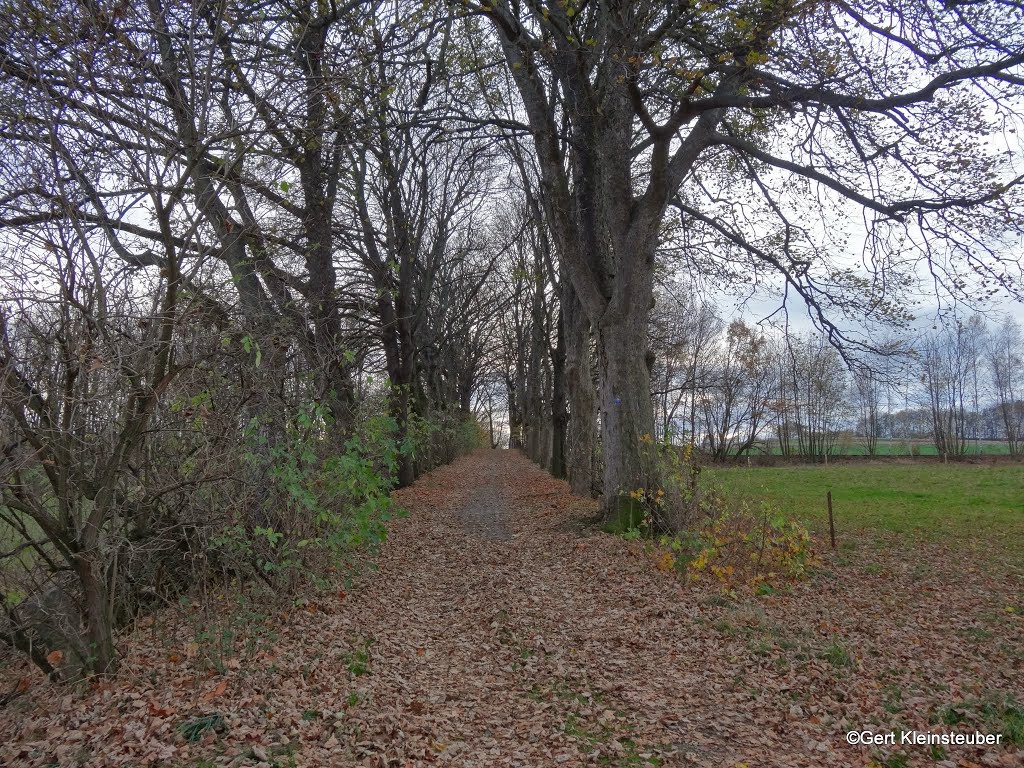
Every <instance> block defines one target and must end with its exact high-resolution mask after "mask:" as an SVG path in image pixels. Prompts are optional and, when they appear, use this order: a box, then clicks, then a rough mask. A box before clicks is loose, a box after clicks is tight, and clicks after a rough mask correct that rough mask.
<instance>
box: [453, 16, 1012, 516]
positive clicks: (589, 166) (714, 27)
mask: <svg viewBox="0 0 1024 768" xmlns="http://www.w3.org/2000/svg"><path fill="white" fill-rule="evenodd" d="M453 4H454V5H456V6H457V7H461V8H463V9H465V10H466V11H467V13H469V14H471V15H473V16H476V15H480V16H483V17H485V18H486V19H487V20H488V21H489V22H490V29H491V31H492V33H493V36H494V39H496V40H497V43H498V46H499V47H500V56H501V58H502V59H503V61H504V62H505V64H506V65H507V71H508V74H509V76H510V77H511V78H512V79H513V81H514V83H515V86H516V89H517V91H518V93H519V96H520V98H521V100H522V105H523V111H524V114H525V120H526V122H527V123H528V128H529V131H530V133H531V134H532V136H533V139H534V149H535V153H536V157H537V161H538V165H539V168H540V176H541V189H542V192H543V204H544V210H545V214H546V216H547V217H548V221H549V226H550V227H551V231H552V232H553V236H554V238H555V240H556V242H557V243H558V247H559V250H560V251H561V252H562V255H563V258H564V260H565V264H566V269H567V273H568V275H569V278H570V279H571V280H572V282H573V286H574V288H575V290H576V293H577V295H578V296H579V299H580V302H581V304H582V306H583V307H584V309H585V311H586V313H587V316H588V318H589V320H590V325H591V328H592V331H593V333H594V337H595V339H596V343H597V349H598V361H599V365H598V368H599V379H600V411H601V426H602V445H603V454H604V461H605V469H604V489H605V494H606V496H605V498H606V506H607V507H608V508H609V509H610V510H611V509H613V508H614V507H615V506H616V503H617V502H616V499H617V493H618V492H620V491H622V490H623V489H627V488H634V487H638V486H644V485H645V484H647V483H648V481H649V479H650V478H651V477H652V471H653V469H652V466H651V463H652V461H653V453H652V452H651V451H649V450H647V449H646V447H645V446H646V445H648V444H647V443H645V441H644V440H642V439H641V438H642V437H643V436H644V435H645V434H651V433H653V431H654V414H653V409H652V407H651V401H650V398H649V396H648V387H649V381H648V357H647V346H646V344H645V338H646V333H647V317H648V313H649V310H650V307H651V299H652V291H653V270H654V264H655V251H656V249H657V246H658V242H659V234H660V228H661V226H662V221H663V218H664V216H665V214H666V211H667V210H668V208H669V206H670V205H675V206H676V207H677V208H678V210H679V211H680V213H681V215H682V217H683V226H684V227H685V228H686V230H687V231H688V232H689V233H690V235H691V236H692V237H691V241H694V242H697V243H700V242H703V244H704V247H705V248H706V249H707V250H706V252H707V253H708V254H709V255H708V258H709V260H711V261H715V260H716V259H717V260H718V261H719V262H720V261H721V259H722V258H736V259H737V260H742V259H744V258H745V259H746V260H747V263H748V264H759V265H763V266H767V267H768V268H770V269H772V270H775V271H777V272H778V273H779V274H781V275H782V278H783V280H784V281H785V283H786V286H787V290H788V291H789V292H791V293H792V294H794V295H796V296H799V297H800V298H801V299H803V300H804V301H805V302H806V303H807V304H808V306H809V307H810V309H811V312H812V316H813V318H814V319H815V321H816V322H817V323H818V324H819V326H820V327H821V328H822V329H823V332H824V333H825V335H826V337H827V338H828V340H829V341H830V343H834V344H837V345H843V344H854V343H855V340H854V339H851V338H849V337H847V336H846V335H844V334H843V332H842V331H841V329H840V327H839V326H838V325H837V324H836V321H835V319H834V318H835V317H836V316H837V315H838V316H840V317H841V316H843V315H847V316H848V315H858V314H860V315H866V316H870V317H874V318H883V317H888V318H890V319H897V320H899V319H906V315H905V313H904V312H903V311H902V308H901V307H900V305H899V303H898V301H896V298H897V297H896V296H895V295H894V293H893V291H894V289H896V288H897V284H898V283H900V282H901V280H891V279H888V278H889V277H893V276H896V275H897V273H900V272H901V270H902V269H903V267H902V264H903V263H905V262H904V261H903V260H902V259H899V260H897V259H896V258H894V254H895V252H896V251H897V250H898V248H899V247H901V246H900V245H899V244H900V243H902V242H903V240H902V239H901V238H904V239H905V238H906V237H908V236H909V237H914V236H915V235H916V233H917V232H919V231H924V232H925V233H927V235H928V236H927V238H926V239H925V242H926V246H925V247H924V248H923V249H922V250H921V251H920V253H921V257H922V258H924V259H930V258H931V257H932V256H933V255H934V252H933V251H932V250H930V249H929V247H928V246H927V243H947V244H948V245H949V250H950V252H951V255H953V256H959V257H961V258H960V261H959V262H958V264H959V267H960V268H961V269H966V270H968V271H970V270H974V271H976V272H977V273H979V274H980V275H981V276H982V278H983V279H985V280H988V281H990V282H991V283H996V284H999V285H1002V286H1004V287H1006V288H1009V289H1011V290H1013V289H1014V285H1013V280H1014V276H1015V275H1017V274H1019V266H1018V265H1017V262H1016V260H1015V258H1012V257H1006V256H1004V255H1002V254H1001V253H1000V252H998V251H997V250H996V248H995V247H993V240H992V238H991V237H989V236H988V233H990V232H993V231H996V230H998V229H1000V228H1005V227H1006V226H1007V225H1009V226H1010V227H1011V228H1012V227H1019V226H1020V221H1019V218H1018V217H1017V216H1016V215H1015V214H1014V213H1013V211H1014V210H1015V209H1014V207H1013V206H1014V204H1013V202H1012V201H1013V199H1014V195H1016V194H1017V191H1016V185H1017V183H1018V179H1015V178H1014V177H1013V176H1012V169H1009V168H1008V166H1006V165H1005V163H1003V164H1001V163H1002V161H1001V160H1000V158H999V156H998V153H997V152H995V151H992V150H991V148H989V147H986V145H985V143H984V139H983V138H982V137H983V136H984V134H985V133H986V131H988V130H989V129H990V125H988V124H987V123H986V119H985V114H986V113H985V111H984V108H983V107H982V102H983V101H984V102H988V104H990V105H994V109H992V110H991V111H994V112H1005V110H1001V107H1000V104H1002V103H1009V102H1007V101H1005V100H1004V99H1009V98H1012V96H1013V94H1016V93H1018V92H1019V89H1020V85H1021V83H1020V79H1019V76H1018V75H1017V68H1018V67H1019V66H1020V64H1021V63H1022V62H1024V50H1022V41H1021V29H1022V28H1024V25H1022V24H1021V23H1020V22H1021V15H1022V14H1021V9H1020V8H1019V7H1017V6H1016V5H1014V6H1012V7H1007V6H1004V5H1001V6H999V7H1000V8H1001V11H1000V12H999V13H993V12H990V6H989V4H986V3H982V4H970V5H964V4H957V5H952V6H948V7H943V8H941V9H934V8H932V7H931V6H928V5H925V4H924V3H918V2H916V0H898V2H892V3H888V4H886V5H885V6H878V5H868V4H864V5H860V4H855V5H850V4H842V5H821V6H815V7H808V6H788V5H779V4H768V5H763V4H761V5H750V6H749V7H748V6H744V7H743V8H742V11H741V12H737V11H736V10H735V9H733V8H732V7H727V6H707V5H690V4H676V5H671V6H666V5H665V4H664V3H655V2H635V1H631V2H603V3H583V4H577V3H565V2H561V1H560V0H559V1H557V2H556V1H555V0H551V1H550V2H538V3H531V4H521V3H519V2H514V1H513V0H495V1H494V2H488V3H476V2H470V1H469V0H464V1H463V2H458V3H453ZM893 19H895V20H897V23H895V24H894V23H893ZM469 28H470V30H471V31H472V25H469ZM562 137H567V142H566V144H564V145H563V143H562ZM951 142H953V143H954V144H955V146H956V149H957V151H956V152H955V153H950V151H949V149H950V146H951ZM563 149H567V151H568V159H566V157H565V155H564V154H563ZM951 156H955V157H956V158H957V160H956V162H952V163H951V162H950V157H951ZM1004 159H1005V158H1004ZM1008 174H1010V175H1008ZM865 190H867V191H865ZM908 190H913V191H914V192H913V193H908ZM809 191H810V192H811V193H812V194H814V193H817V194H819V195H820V196H821V199H822V200H823V201H829V206H831V205H833V204H835V203H836V202H837V201H846V202H844V203H843V204H846V203H847V202H848V203H849V204H852V205H855V206H859V207H861V208H863V210H864V211H866V212H867V213H868V214H869V216H870V217H872V220H871V221H870V222H869V225H870V232H869V237H868V243H869V246H870V247H872V248H874V249H875V253H874V256H873V259H874V266H875V269H876V272H875V275H876V277H875V279H874V280H872V281H870V282H868V283H867V284H865V282H864V281H863V280H862V279H861V278H859V277H857V276H856V275H854V274H853V273H851V272H849V271H846V272H844V271H843V270H841V269H838V268H835V266H834V264H833V263H832V260H831V258H830V256H829V247H828V245H829V244H828V243H825V244H824V245H822V244H820V243H816V242H815V241H814V239H813V238H812V236H811V233H812V227H811V226H809V225H807V224H802V223H800V221H799V219H800V218H801V214H800V211H801V210H802V209H803V204H804V201H806V199H807V196H808V192H809ZM918 193H920V194H918ZM741 198H742V200H743V204H742V205H741V204H739V202H740V199H741ZM751 206H753V207H751ZM968 211H970V215H968V213H967V212H968ZM804 218H806V217H804ZM766 232H769V233H770V235H769V236H767V237H766V236H765V233H766ZM890 246H892V248H891V251H892V253H890ZM982 251H985V258H984V259H982V258H979V255H978V254H979V253H980V252H982ZM952 263H954V262H948V261H943V262H942V266H941V267H940V265H939V262H938V260H936V261H935V262H934V264H935V269H934V272H935V274H936V276H937V277H938V278H939V279H940V280H942V281H944V282H945V285H946V287H947V288H949V289H950V290H953V291H959V290H961V289H962V288H963V285H964V284H963V283H962V282H961V276H962V271H958V269H957V268H956V267H954V268H953V269H952V271H946V272H945V274H942V270H943V269H946V266H945V265H947V264H952Z"/></svg>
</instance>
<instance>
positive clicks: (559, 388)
mask: <svg viewBox="0 0 1024 768" xmlns="http://www.w3.org/2000/svg"><path fill="white" fill-rule="evenodd" d="M565 358H566V351H565V312H564V311H562V312H559V313H558V340H557V342H556V344H555V354H554V359H553V360H552V361H551V362H552V384H551V474H552V475H554V476H555V477H557V478H559V479H565V477H566V464H565V434H566V427H567V425H568V423H569V404H568V402H567V400H566V392H565Z"/></svg>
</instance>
